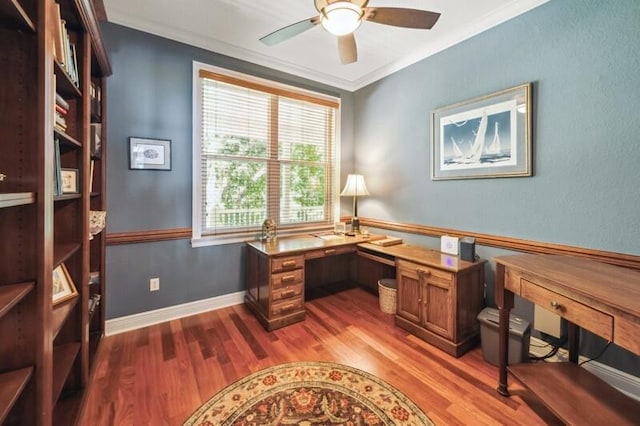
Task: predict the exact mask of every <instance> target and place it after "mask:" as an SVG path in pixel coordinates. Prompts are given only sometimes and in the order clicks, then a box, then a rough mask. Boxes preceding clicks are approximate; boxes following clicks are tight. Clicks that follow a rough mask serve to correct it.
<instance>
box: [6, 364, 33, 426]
mask: <svg viewBox="0 0 640 426" xmlns="http://www.w3.org/2000/svg"><path fill="white" fill-rule="evenodd" d="M32 374H33V367H27V368H21V369H20V370H15V371H10V372H8V373H3V374H0V424H4V421H5V419H6V418H7V415H8V414H9V412H10V411H11V408H13V405H14V404H15V403H16V401H17V400H18V398H19V396H20V395H21V394H22V390H23V389H24V388H25V386H26V385H27V383H28V382H29V379H30V378H31V375H32Z"/></svg>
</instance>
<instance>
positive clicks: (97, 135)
mask: <svg viewBox="0 0 640 426" xmlns="http://www.w3.org/2000/svg"><path fill="white" fill-rule="evenodd" d="M101 156H102V124H100V123H91V158H97V159H99V158H100V157H101Z"/></svg>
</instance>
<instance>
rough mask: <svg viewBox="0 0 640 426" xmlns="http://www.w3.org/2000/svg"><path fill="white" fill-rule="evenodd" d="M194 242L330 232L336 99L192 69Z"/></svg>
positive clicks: (219, 71)
mask: <svg viewBox="0 0 640 426" xmlns="http://www.w3.org/2000/svg"><path fill="white" fill-rule="evenodd" d="M193 98H194V109H193V110H194V132H193V138H194V150H193V169H194V179H193V182H194V186H193V244H194V246H198V245H207V244H217V243H223V242H235V241H242V240H244V239H247V238H252V237H255V236H256V235H257V233H259V232H260V229H261V227H262V222H263V221H264V220H265V219H266V218H271V219H273V220H275V222H276V224H277V227H278V232H279V233H281V232H287V231H290V232H295V231H302V230H311V229H320V228H324V227H327V226H332V225H333V222H334V218H335V217H336V214H337V206H338V198H337V197H338V196H339V195H338V190H339V188H338V185H339V182H338V176H339V174H338V170H337V165H338V164H339V163H338V161H337V159H336V153H337V152H338V151H337V146H336V145H337V142H336V133H337V131H336V128H337V117H338V108H339V100H338V99H336V98H333V97H329V96H326V95H322V94H318V93H312V92H309V91H305V90H302V89H298V88H293V87H290V86H285V85H282V84H279V83H274V82H270V81H267V80H263V79H258V78H255V77H250V76H247V75H243V74H239V73H233V72H230V71H227V70H223V69H220V68H215V67H211V66H207V65H204V64H199V63H194V96H193Z"/></svg>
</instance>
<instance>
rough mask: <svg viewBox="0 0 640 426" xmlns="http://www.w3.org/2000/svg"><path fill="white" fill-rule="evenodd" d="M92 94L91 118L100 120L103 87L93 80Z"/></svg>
mask: <svg viewBox="0 0 640 426" xmlns="http://www.w3.org/2000/svg"><path fill="white" fill-rule="evenodd" d="M89 94H90V96H91V119H92V120H93V121H100V115H101V110H100V104H101V100H102V89H101V88H100V86H99V85H98V84H96V83H94V82H93V81H92V82H91V89H90V92H89Z"/></svg>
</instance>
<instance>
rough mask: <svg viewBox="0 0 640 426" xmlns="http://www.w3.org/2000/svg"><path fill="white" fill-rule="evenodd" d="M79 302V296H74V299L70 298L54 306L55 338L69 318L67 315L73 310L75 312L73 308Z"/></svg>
mask: <svg viewBox="0 0 640 426" xmlns="http://www.w3.org/2000/svg"><path fill="white" fill-rule="evenodd" d="M77 303H78V298H77V297H74V298H73V299H69V300H67V301H65V302H64V303H61V304H59V305H56V306H54V307H53V332H52V334H53V337H52V338H53V339H55V338H56V337H57V336H58V333H59V332H60V329H61V328H62V326H63V325H64V323H65V321H66V320H67V317H68V316H69V315H70V314H71V312H73V308H75V307H76V304H77Z"/></svg>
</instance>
